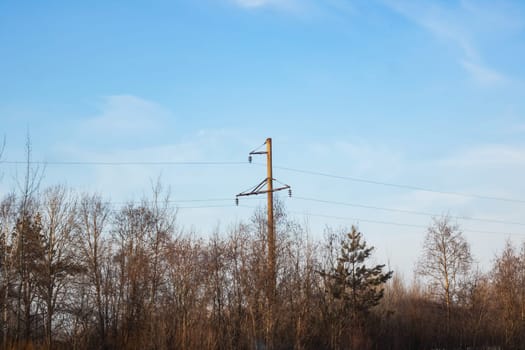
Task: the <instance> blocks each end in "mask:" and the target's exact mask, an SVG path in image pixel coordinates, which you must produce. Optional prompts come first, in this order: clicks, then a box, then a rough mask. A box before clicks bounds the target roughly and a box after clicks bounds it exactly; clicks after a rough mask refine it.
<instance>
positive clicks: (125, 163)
mask: <svg viewBox="0 0 525 350" xmlns="http://www.w3.org/2000/svg"><path fill="white" fill-rule="evenodd" d="M0 164H9V165H26V164H27V161H12V160H11V161H10V160H0ZM30 164H36V165H64V166H68V165H73V166H74V165H78V166H83V165H95V166H132V165H143V166H163V165H164V166H229V165H232V166H233V165H243V164H245V162H237V161H31V162H30ZM254 164H256V165H261V166H263V165H264V164H261V163H254ZM274 168H275V169H280V170H284V171H290V172H295V173H301V174H307V175H313V176H321V177H326V178H332V179H339V180H345V181H352V182H359V183H366V184H370V185H379V186H387V187H394V188H402V189H409V190H415V191H422V192H429V193H438V194H442V195H451V196H459V197H466V198H476V199H483V200H494V201H501V202H508V203H521V204H525V200H523V199H517V198H508V197H498V196H487V195H483V194H477V193H463V192H456V191H445V190H436V189H432V188H428V187H422V186H414V185H406V184H398V183H393V182H384V181H378V180H370V179H364V178H358V177H354V176H343V175H337V174H331V173H325V172H319V171H313V170H306V169H297V168H292V167H287V166H274Z"/></svg>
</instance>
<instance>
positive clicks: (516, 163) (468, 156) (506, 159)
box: [439, 144, 525, 170]
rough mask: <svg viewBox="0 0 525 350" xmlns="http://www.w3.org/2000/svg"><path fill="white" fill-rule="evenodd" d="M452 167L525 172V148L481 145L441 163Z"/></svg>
mask: <svg viewBox="0 0 525 350" xmlns="http://www.w3.org/2000/svg"><path fill="white" fill-rule="evenodd" d="M439 163H440V164H441V165H444V166H451V167H474V166H475V167H494V166H497V165H499V166H509V167H512V168H523V169H524V170H525V165H524V164H525V147H519V146H509V145H497V144H496V145H480V146H476V147H473V148H470V149H467V150H463V151H461V152H459V153H457V154H455V155H452V156H449V157H447V158H445V159H442V160H440V161H439Z"/></svg>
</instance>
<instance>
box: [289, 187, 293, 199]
mask: <svg viewBox="0 0 525 350" xmlns="http://www.w3.org/2000/svg"><path fill="white" fill-rule="evenodd" d="M288 197H290V198H291V197H292V189H291V188H289V189H288Z"/></svg>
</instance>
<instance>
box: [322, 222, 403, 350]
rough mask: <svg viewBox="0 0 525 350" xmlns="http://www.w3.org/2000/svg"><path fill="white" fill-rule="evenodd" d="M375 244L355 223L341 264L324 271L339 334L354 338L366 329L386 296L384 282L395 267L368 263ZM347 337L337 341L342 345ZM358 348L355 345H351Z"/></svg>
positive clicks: (343, 252) (343, 249) (342, 244)
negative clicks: (365, 237) (368, 243)
mask: <svg viewBox="0 0 525 350" xmlns="http://www.w3.org/2000/svg"><path fill="white" fill-rule="evenodd" d="M373 250H374V247H368V246H367V243H366V241H365V240H364V239H363V236H362V234H361V232H359V231H357V229H356V228H355V227H352V230H351V232H350V233H348V234H347V235H346V236H345V238H344V240H343V241H342V242H341V251H340V255H339V257H338V258H337V264H336V266H335V267H333V268H332V269H331V270H330V271H322V272H321V275H322V276H323V278H324V280H325V284H326V288H327V290H326V292H327V297H328V298H329V300H331V304H332V317H335V318H334V319H333V321H334V322H335V323H336V324H338V326H337V328H338V330H337V333H338V334H339V336H337V337H338V338H340V337H343V336H344V334H348V335H350V337H351V339H350V341H351V342H354V341H355V338H356V334H357V333H359V332H361V331H362V330H363V327H364V326H365V321H366V319H367V316H368V314H369V311H370V309H371V308H373V307H374V306H376V305H378V304H379V302H380V301H381V298H383V294H384V284H385V283H386V282H387V281H388V280H389V279H390V278H391V277H392V274H393V271H388V272H383V269H384V267H385V265H375V266H367V264H366V262H367V260H368V259H369V258H370V256H371V255H372V252H373ZM341 341H342V342H343V343H345V342H346V341H344V340H343V339H339V340H338V341H336V343H338V344H339V345H337V346H333V347H335V348H339V347H340V346H341V345H340V344H341ZM350 347H351V348H354V345H351V346H350ZM357 348H359V346H357Z"/></svg>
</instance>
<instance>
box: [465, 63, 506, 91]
mask: <svg viewBox="0 0 525 350" xmlns="http://www.w3.org/2000/svg"><path fill="white" fill-rule="evenodd" d="M461 65H462V66H463V68H465V70H466V71H467V72H468V73H469V74H470V76H471V77H472V79H474V80H475V81H477V82H478V83H480V84H481V85H486V86H488V85H497V84H502V83H505V82H506V81H507V78H506V77H505V76H504V75H503V74H501V73H499V72H497V71H495V70H493V69H491V68H489V67H485V66H483V65H482V64H479V63H474V62H471V61H468V60H461Z"/></svg>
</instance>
